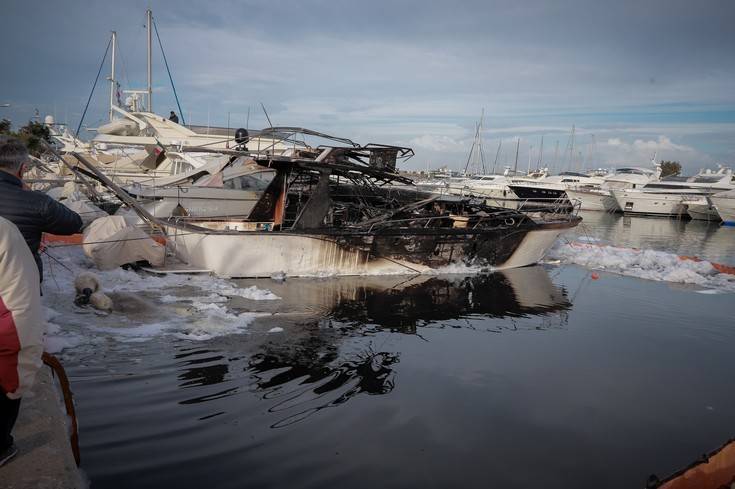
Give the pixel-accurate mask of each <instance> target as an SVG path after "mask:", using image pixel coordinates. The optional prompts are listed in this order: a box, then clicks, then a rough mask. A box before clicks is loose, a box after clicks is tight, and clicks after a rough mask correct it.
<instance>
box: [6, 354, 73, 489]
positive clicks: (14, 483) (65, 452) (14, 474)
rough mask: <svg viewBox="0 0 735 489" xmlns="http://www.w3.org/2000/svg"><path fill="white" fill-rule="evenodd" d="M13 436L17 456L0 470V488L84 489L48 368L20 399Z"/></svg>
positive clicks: (62, 411)
mask: <svg viewBox="0 0 735 489" xmlns="http://www.w3.org/2000/svg"><path fill="white" fill-rule="evenodd" d="M13 435H14V437H15V443H16V445H17V446H18V450H19V452H18V455H16V456H15V458H14V459H13V460H11V461H10V462H8V463H7V464H6V465H4V466H3V467H2V468H1V469H0V487H2V488H3V489H81V488H83V487H86V484H85V483H84V482H83V476H82V473H81V471H80V470H79V469H78V468H77V465H76V463H75V462H74V455H73V454H72V450H71V445H70V444H69V434H68V423H67V416H66V412H65V411H64V405H63V403H62V401H61V397H60V394H59V392H58V390H57V388H56V385H55V384H54V380H53V378H52V376H51V371H50V369H49V368H48V367H43V368H41V370H40V371H39V373H38V377H37V378H36V383H35V384H34V386H33V388H32V389H31V392H30V393H29V394H28V395H26V396H25V397H23V401H22V403H21V407H20V414H19V416H18V422H17V423H16V425H15V431H14V433H13Z"/></svg>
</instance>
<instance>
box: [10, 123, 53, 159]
mask: <svg viewBox="0 0 735 489" xmlns="http://www.w3.org/2000/svg"><path fill="white" fill-rule="evenodd" d="M17 136H18V137H19V138H20V139H21V140H22V141H23V142H24V143H25V144H26V146H27V147H28V152H29V153H30V154H32V155H33V156H41V154H42V153H43V152H44V150H43V147H42V146H41V140H45V141H46V142H49V143H50V142H51V131H49V128H48V127H47V126H46V125H44V124H41V123H40V122H34V121H28V124H26V125H25V126H23V127H21V128H20V131H18V134H17Z"/></svg>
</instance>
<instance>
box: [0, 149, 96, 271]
mask: <svg viewBox="0 0 735 489" xmlns="http://www.w3.org/2000/svg"><path fill="white" fill-rule="evenodd" d="M27 162H28V150H27V149H26V147H25V145H24V144H23V143H22V142H20V141H19V140H17V139H15V138H9V137H4V136H0V216H2V217H4V218H5V219H7V220H8V221H10V222H12V223H13V224H15V225H16V226H17V227H18V229H19V230H20V232H21V234H22V235H23V238H24V239H25V240H26V243H27V244H28V247H29V248H30V249H31V253H32V254H33V258H34V259H35V260H36V264H37V265H38V272H39V274H40V276H41V280H43V265H42V263H41V257H40V256H39V254H38V250H39V247H40V245H41V235H42V234H43V233H50V234H61V235H69V234H74V233H78V232H79V231H80V230H81V229H82V218H81V217H79V214H77V213H76V212H74V211H72V210H71V209H69V208H68V207H66V206H64V205H62V204H60V203H58V202H56V201H55V200H54V199H52V198H51V197H49V196H48V195H46V194H42V193H40V192H33V191H30V190H26V189H25V188H23V180H22V178H23V173H24V172H25V166H26V163H27Z"/></svg>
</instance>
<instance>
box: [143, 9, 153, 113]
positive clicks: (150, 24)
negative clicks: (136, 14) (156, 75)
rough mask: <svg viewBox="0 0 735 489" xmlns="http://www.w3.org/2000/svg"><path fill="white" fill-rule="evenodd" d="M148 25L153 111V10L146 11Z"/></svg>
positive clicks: (149, 71) (150, 88) (149, 110)
mask: <svg viewBox="0 0 735 489" xmlns="http://www.w3.org/2000/svg"><path fill="white" fill-rule="evenodd" d="M145 13H146V17H147V25H148V112H153V11H151V9H148V10H146V11H145Z"/></svg>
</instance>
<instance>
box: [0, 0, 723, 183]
mask: <svg viewBox="0 0 735 489" xmlns="http://www.w3.org/2000/svg"><path fill="white" fill-rule="evenodd" d="M148 6H151V7H152V8H153V10H154V16H155V17H156V21H157V24H158V27H159V32H160V34H161V37H162V41H163V44H164V48H165V49H166V54H167V57H168V61H169V64H170V65H171V68H172V72H173V76H174V81H175V82H176V84H177V90H178V92H179V96H180V99H181V103H182V107H183V110H184V115H185V116H186V117H187V119H189V118H190V119H191V120H193V122H194V123H197V124H206V123H207V121H208V120H209V122H210V123H211V124H212V125H225V124H226V123H227V119H228V113H229V118H230V123H231V125H233V126H240V125H245V123H246V118H247V113H248V108H250V127H262V126H265V125H267V122H266V120H265V117H264V116H263V113H262V110H260V108H259V107H260V102H262V103H263V104H264V105H265V106H266V108H267V109H268V112H269V115H270V116H271V119H272V120H273V123H274V124H277V125H298V126H306V127H309V128H312V129H316V130H320V131H323V132H329V133H334V134H336V135H340V136H345V137H349V138H351V139H354V140H356V141H359V142H362V143H368V142H382V143H394V144H403V145H409V146H412V147H413V148H414V149H415V150H416V154H417V155H416V157H415V158H414V159H413V160H411V161H410V162H409V163H408V164H407V168H425V167H426V166H427V165H429V166H432V167H436V166H439V165H445V164H446V165H448V166H450V167H454V168H462V167H464V165H465V162H466V160H467V154H468V152H469V148H470V146H471V144H472V139H473V135H474V125H475V123H476V122H477V120H478V119H479V117H480V112H481V110H482V109H483V108H484V110H485V121H484V132H483V138H484V145H485V153H486V161H487V162H488V166H491V165H492V163H493V162H494V160H495V154H496V151H497V148H498V145H499V144H500V141H501V140H502V148H501V152H500V155H499V158H498V159H499V164H498V166H502V165H504V164H509V163H512V161H513V160H514V159H515V141H516V139H517V138H520V139H521V144H520V154H519V162H520V163H519V166H520V167H522V168H523V167H525V166H526V165H527V164H528V161H529V160H530V161H531V162H533V165H532V166H535V163H536V162H537V161H538V158H539V155H538V150H539V147H540V142H541V136H542V135H543V136H544V154H543V161H544V162H545V163H546V164H553V163H554V160H555V158H554V149H555V146H556V142H557V141H558V142H559V143H558V144H559V148H560V149H559V156H558V158H556V168H557V169H564V168H569V167H570V166H572V165H571V164H570V161H569V156H568V153H567V154H566V155H564V150H565V148H567V146H568V137H569V132H570V130H571V126H572V124H574V125H575V127H576V142H577V145H576V150H575V153H576V160H575V163H574V165H573V166H576V167H581V166H585V167H588V168H589V167H592V166H594V167H600V166H611V165H621V164H637V165H645V164H647V162H648V160H649V159H650V157H651V156H652V155H653V153H654V152H658V157H659V158H664V159H676V160H679V161H681V162H683V163H684V165H685V168H686V170H688V171H689V172H693V171H696V170H697V169H699V168H701V167H705V166H710V167H712V166H714V165H715V164H716V163H724V164H728V165H735V55H733V52H735V29H733V22H735V2H732V1H729V0H723V1H700V2H691V1H680V0H667V1H664V0H649V1H635V2H634V1H625V0H623V1H618V2H584V1H576V0H574V1H556V2H550V1H533V2H519V1H469V2H460V1H454V2H444V1H432V2H425V1H390V2H389V1H379V0H375V1H372V2H364V1H363V2H349V1H342V2H327V1H319V0H303V1H299V2H287V1H278V0H273V1H269V2H254V1H250V2H248V1H245V2H243V1H210V2H193V1H187V0H180V1H161V0H153V1H150V2H144V1H135V0H133V1H128V2H112V1H106V0H104V1H96V2H92V1H86V2H81V1H77V2H75V1H65V2H52V1H47V2H41V3H40V4H39V3H38V2H27V1H18V0H5V1H4V3H3V29H1V30H0V42H2V46H3V49H2V55H1V56H2V61H3V66H4V67H5V68H4V69H3V74H2V76H0V104H2V103H10V104H11V107H10V108H0V117H8V118H10V119H11V120H13V121H14V122H16V123H22V122H23V121H25V120H27V119H28V118H30V117H31V116H32V115H33V113H34V111H35V109H38V110H39V112H40V113H41V115H44V114H47V113H50V114H55V116H56V119H57V120H59V121H66V122H68V123H70V125H73V126H76V124H77V123H78V121H79V118H80V115H81V111H82V109H83V107H84V103H85V102H86V98H87V96H88V95H89V91H90V89H91V85H92V82H93V80H94V76H95V74H96V72H97V68H98V65H99V63H100V60H101V58H102V54H103V52H104V48H105V45H106V44H107V40H108V38H109V33H110V31H111V30H116V31H117V32H118V35H119V48H120V49H119V53H120V55H119V57H118V60H119V64H118V66H119V68H120V72H119V76H118V79H119V80H120V81H121V82H122V84H123V85H124V87H125V88H142V87H143V85H144V82H145V71H144V70H145V29H144V28H143V24H144V22H145V9H146V7H148ZM156 49H157V47H156ZM154 70H155V93H154V103H155V107H154V108H155V109H156V111H157V112H159V113H161V114H166V113H168V111H169V110H171V109H175V103H174V101H173V97H172V92H171V87H170V85H169V83H168V79H167V75H166V72H165V69H164V67H163V62H162V59H161V56H160V52H159V51H156V52H155V56H154ZM108 71H109V67H107V66H106V67H105V68H104V69H103V74H104V75H107V73H108ZM107 90H108V85H107V83H105V80H104V79H102V80H101V81H100V85H99V86H98V88H97V92H96V93H95V97H94V99H93V103H92V105H91V108H90V112H89V113H88V115H87V118H86V119H85V123H86V124H87V125H89V126H90V127H94V126H96V125H98V124H100V123H101V122H102V121H103V120H104V118H105V117H106V100H107ZM580 153H581V156H580ZM529 155H530V157H529Z"/></svg>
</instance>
